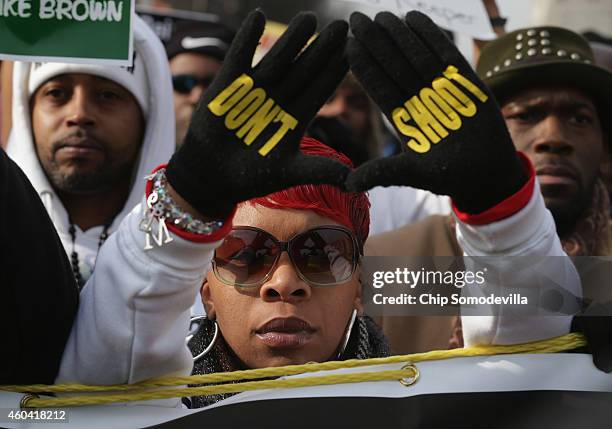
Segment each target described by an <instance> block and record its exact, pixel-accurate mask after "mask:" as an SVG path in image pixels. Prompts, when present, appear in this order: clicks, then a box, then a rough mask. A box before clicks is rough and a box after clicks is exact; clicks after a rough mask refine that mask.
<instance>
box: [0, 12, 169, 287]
mask: <svg viewBox="0 0 612 429" xmlns="http://www.w3.org/2000/svg"><path fill="white" fill-rule="evenodd" d="M134 50H135V51H136V52H137V54H138V55H139V56H140V58H141V59H142V60H143V62H144V65H145V69H146V75H147V79H148V87H149V100H148V103H149V111H148V119H147V124H146V130H145V134H144V141H143V144H142V146H141V150H140V155H139V157H138V161H137V166H136V167H135V168H134V171H133V176H132V187H131V190H130V194H129V196H128V198H127V200H126V202H125V205H124V206H123V209H122V210H121V212H120V213H119V214H118V215H117V216H116V217H115V219H114V220H113V223H112V224H111V225H110V228H109V232H113V231H115V230H116V229H117V228H118V227H119V224H120V223H121V220H122V219H123V218H124V217H125V216H126V215H127V214H128V213H129V212H130V211H131V209H132V208H134V206H136V205H137V204H138V203H139V202H140V200H141V198H142V195H143V194H144V190H145V181H144V177H145V176H146V175H148V174H150V173H151V171H152V170H153V169H154V168H155V167H157V166H159V165H160V164H163V163H166V162H168V160H169V159H170V156H171V155H172V152H173V151H174V142H175V137H174V110H173V101H172V80H171V77H170V69H169V66H168V60H167V58H166V53H165V51H164V48H163V46H162V44H161V42H160V41H159V39H158V38H157V36H156V35H155V33H154V32H153V31H152V30H151V29H150V28H149V27H148V26H147V25H146V24H145V22H144V21H142V20H141V19H140V18H139V17H138V16H135V17H134ZM31 65H32V63H24V62H16V63H15V68H14V72H13V112H12V115H13V128H12V130H11V135H10V137H9V144H8V148H7V152H8V154H9V156H10V157H11V158H13V160H14V161H15V162H16V163H17V164H18V165H19V167H21V169H22V170H23V171H24V172H25V174H26V175H27V177H28V179H29V180H30V182H32V185H33V186H34V189H36V191H37V192H38V194H39V195H40V197H41V199H42V201H43V204H44V205H45V207H46V209H47V211H48V212H49V216H50V217H51V220H52V221H53V224H54V225H55V228H56V229H57V232H58V234H59V236H60V238H61V240H62V243H63V245H64V248H65V249H66V252H67V253H68V254H70V252H72V250H73V249H72V238H71V236H70V234H69V233H68V229H69V222H68V214H67V212H66V209H65V208H64V206H63V204H62V202H61V201H60V199H59V198H58V196H57V194H56V193H55V191H54V190H53V187H52V186H51V184H50V183H49V181H48V180H47V177H46V175H45V173H44V171H43V169H42V166H41V165H40V162H39V160H38V156H37V155H36V149H35V146H34V140H33V137H32V127H31V118H30V107H29V95H28V81H29V77H30V70H31ZM75 228H76V237H75V238H76V239H75V245H74V247H75V249H74V250H76V252H77V253H78V255H79V268H80V271H81V275H82V276H83V280H85V281H86V280H87V279H88V278H89V276H90V275H91V271H92V270H93V267H94V263H95V259H96V256H97V253H98V242H99V239H100V235H101V233H102V231H103V228H104V226H103V225H100V226H96V227H93V228H90V229H88V230H87V231H82V230H81V229H80V228H79V227H78V226H75Z"/></svg>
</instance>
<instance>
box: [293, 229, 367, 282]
mask: <svg viewBox="0 0 612 429" xmlns="http://www.w3.org/2000/svg"><path fill="white" fill-rule="evenodd" d="M291 244H292V245H291V248H290V249H289V252H290V253H291V258H292V259H293V261H294V263H295V265H296V268H297V269H298V270H299V271H300V273H301V274H302V276H303V277H304V278H305V279H306V280H308V281H309V282H312V283H313V284H317V285H334V284H338V283H342V282H345V281H347V280H348V279H349V278H350V277H351V275H352V274H353V272H354V268H355V261H356V257H355V256H356V255H355V252H356V249H355V245H354V242H353V239H352V237H351V235H350V234H349V233H348V232H347V231H344V230H341V229H333V228H317V229H312V230H310V231H307V232H305V233H303V234H300V235H298V236H297V237H295V238H294V239H293V241H292V243H291Z"/></svg>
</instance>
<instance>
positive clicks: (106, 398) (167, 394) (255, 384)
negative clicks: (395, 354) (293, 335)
mask: <svg viewBox="0 0 612 429" xmlns="http://www.w3.org/2000/svg"><path fill="white" fill-rule="evenodd" d="M415 375H416V371H415V370H414V369H412V368H411V367H407V368H404V369H401V370H392V371H378V372H360V373H355V374H337V375H327V376H321V377H305V378H293V379H289V380H282V379H281V380H262V381H247V382H244V383H234V384H222V385H218V386H205V387H188V388H184V389H165V390H156V391H149V392H146V391H145V392H129V393H119V394H105V395H91V396H73V397H65V398H52V399H39V398H36V397H33V398H32V399H30V400H28V401H27V402H26V403H25V404H24V406H26V407H28V408H52V407H75V406H84V405H103V404H112V403H116V402H131V401H148V400H152V399H168V398H180V397H184V396H199V395H213V394H220V393H237V392H246V391H249V390H261V389H288V388H297V387H310V386H324V385H330V384H342V383H362V382H365V381H384V380H392V381H397V380H400V379H404V378H408V379H410V378H412V377H414V376H415Z"/></svg>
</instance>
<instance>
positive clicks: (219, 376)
mask: <svg viewBox="0 0 612 429" xmlns="http://www.w3.org/2000/svg"><path fill="white" fill-rule="evenodd" d="M585 345H586V340H585V339H584V336H583V335H582V334H578V333H572V334H567V335H563V336H561V337H556V338H551V339H548V340H544V341H537V342H533V343H526V344H515V345H507V346H478V347H471V348H465V349H453V350H435V351H431V352H425V353H415V354H411V355H401V356H390V357H386V358H374V359H363V360H359V359H352V360H347V361H331V362H322V363H309V364H304V365H289V366H283V367H274V368H260V369H251V370H244V371H232V372H224V373H213V374H204V375H194V376H188V377H165V378H158V379H153V380H147V381H144V382H140V383H135V384H129V385H126V384H120V385H107V386H91V385H84V384H76V383H71V384H57V385H45V384H35V385H23V386H20V385H12V386H0V390H7V391H12V392H32V393H34V392H53V393H79V392H81V393H83V392H89V393H92V392H126V393H124V394H107V395H104V396H102V395H96V396H91V395H90V396H85V397H77V396H74V397H70V398H61V399H31V400H30V401H28V406H32V407H60V406H68V405H92V404H107V403H112V402H127V401H141V400H149V399H166V398H173V397H179V396H197V395H211V394H218V393H234V392H242V391H246V390H257V389H269V388H286V387H303V385H301V384H300V385H292V384H291V383H289V385H287V384H286V383H285V382H293V381H294V380H264V381H257V382H245V383H234V384H231V385H216V386H207V387H194V388H187V389H172V390H169V389H163V390H151V391H147V392H143V390H145V389H154V388H160V387H171V386H184V385H187V384H214V383H226V382H231V381H238V380H254V379H261V378H271V377H280V376H287V375H296V374H303V373H311V372H317V371H327V370H334V369H341V368H354V367H360V366H368V365H382V364H390V363H401V362H410V363H416V362H424V361H430V360H440V359H450V358H455V357H470V356H490V355H496V354H516V353H558V352H562V351H566V350H571V349H575V348H578V347H582V346H585ZM384 373H385V372H384V371H383V372H375V373H357V374H344V375H340V376H325V377H309V378H301V379H296V380H300V381H299V383H304V382H305V381H303V380H310V381H311V382H313V381H316V383H317V384H307V385H308V386H313V385H319V384H336V383H340V382H342V383H356V382H359V381H373V379H371V378H367V379H364V378H359V377H362V376H364V375H366V374H367V375H368V377H372V376H375V374H378V375H379V376H381V377H382V375H381V374H384ZM344 376H350V377H349V378H347V379H348V380H350V381H344V380H345V378H342V377H344ZM329 377H341V380H342V381H335V382H333V381H332V382H327V380H329V379H331V380H337V378H329ZM355 377H357V378H355ZM402 377H406V375H405V373H404V375H403V376H400V377H397V378H396V379H398V378H402ZM322 379H323V381H325V382H323V383H321V380H322ZM382 379H383V378H379V379H377V380H382ZM384 379H385V380H386V379H387V378H384ZM261 383H264V384H261ZM270 383H271V384H270ZM194 389H195V390H194ZM197 389H203V390H197ZM227 389H230V390H227ZM66 401H69V403H68V402H66ZM81 401H86V402H81Z"/></svg>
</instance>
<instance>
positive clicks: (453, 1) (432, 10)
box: [340, 0, 496, 40]
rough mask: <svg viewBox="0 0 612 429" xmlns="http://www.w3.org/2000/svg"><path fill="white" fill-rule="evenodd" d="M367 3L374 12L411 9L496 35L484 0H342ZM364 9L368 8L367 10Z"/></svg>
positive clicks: (457, 27)
mask: <svg viewBox="0 0 612 429" xmlns="http://www.w3.org/2000/svg"><path fill="white" fill-rule="evenodd" d="M340 1H343V2H350V3H358V4H361V5H365V6H368V7H369V9H372V11H373V12H379V11H382V10H388V11H390V12H393V13H396V14H398V15H400V16H403V15H405V14H406V12H409V11H411V10H418V11H420V12H423V13H424V14H426V15H428V16H429V17H430V18H431V19H433V20H434V22H435V23H436V24H438V25H439V26H440V27H443V28H446V29H448V30H451V31H454V32H457V33H463V34H468V35H470V36H472V37H474V38H476V39H480V40H490V39H494V38H495V37H496V36H495V33H494V32H493V29H492V28H491V23H490V21H489V16H488V15H487V11H486V9H485V7H484V4H483V3H482V0H340ZM364 12H365V11H364Z"/></svg>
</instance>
